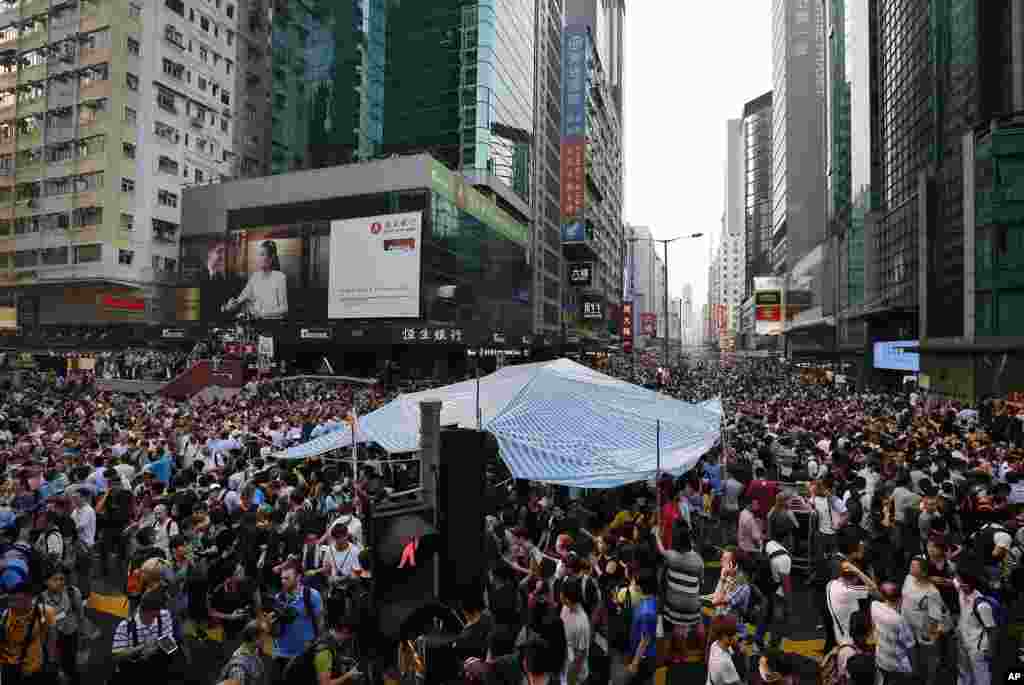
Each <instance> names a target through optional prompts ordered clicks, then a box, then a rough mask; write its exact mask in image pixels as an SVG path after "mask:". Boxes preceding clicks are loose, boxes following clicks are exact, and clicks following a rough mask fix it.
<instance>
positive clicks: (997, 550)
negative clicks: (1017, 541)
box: [968, 523, 1013, 586]
mask: <svg viewBox="0 0 1024 685" xmlns="http://www.w3.org/2000/svg"><path fill="white" fill-rule="evenodd" d="M968 546H969V547H970V548H971V551H972V553H973V556H974V558H975V560H977V561H978V562H979V563H981V564H982V565H983V566H984V569H985V577H984V579H983V580H985V581H986V582H988V583H989V584H992V585H996V586H998V581H999V580H1000V579H1001V576H1002V565H1003V560H1004V559H1005V558H1006V556H1007V554H1008V553H1009V551H1010V548H1011V547H1012V546H1013V535H1011V534H1010V531H1009V529H1007V528H1006V527H1004V526H1001V525H999V524H998V523H986V524H985V525H984V526H982V527H981V528H980V529H978V531H977V532H975V533H974V534H973V535H972V536H971V537H970V538H969V539H968Z"/></svg>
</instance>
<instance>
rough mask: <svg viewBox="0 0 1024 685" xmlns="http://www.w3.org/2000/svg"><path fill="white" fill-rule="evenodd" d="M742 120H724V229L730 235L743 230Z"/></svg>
mask: <svg viewBox="0 0 1024 685" xmlns="http://www.w3.org/2000/svg"><path fill="white" fill-rule="evenodd" d="M743 142H744V141H743V120H742V119H729V120H728V121H726V122H725V231H726V233H729V234H730V235H738V234H740V233H743V232H744V221H743V214H744V202H745V200H746V197H745V191H744V187H743V181H744V178H745V175H746V169H745V168H744V159H743Z"/></svg>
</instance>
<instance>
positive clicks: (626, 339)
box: [621, 302, 633, 352]
mask: <svg viewBox="0 0 1024 685" xmlns="http://www.w3.org/2000/svg"><path fill="white" fill-rule="evenodd" d="M621 335H622V351H623V352H631V351H632V348H633V303H632V302H623V303H622V334H621ZM627 347H628V348H629V349H627Z"/></svg>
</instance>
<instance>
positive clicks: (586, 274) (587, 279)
mask: <svg viewBox="0 0 1024 685" xmlns="http://www.w3.org/2000/svg"><path fill="white" fill-rule="evenodd" d="M593 266H594V265H593V264H591V263H590V262H575V263H573V264H570V265H569V283H571V284H573V285H576V286H581V287H584V288H586V287H589V286H590V283H591V281H592V275H593V273H592V272H593Z"/></svg>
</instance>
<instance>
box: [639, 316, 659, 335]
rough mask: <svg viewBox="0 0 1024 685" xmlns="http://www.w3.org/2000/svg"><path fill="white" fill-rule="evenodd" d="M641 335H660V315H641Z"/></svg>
mask: <svg viewBox="0 0 1024 685" xmlns="http://www.w3.org/2000/svg"><path fill="white" fill-rule="evenodd" d="M640 335H649V336H651V337H654V336H656V335H658V315H657V314H655V313H654V312H642V313H641V314H640Z"/></svg>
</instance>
